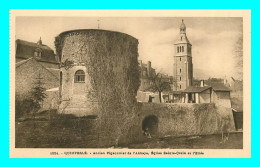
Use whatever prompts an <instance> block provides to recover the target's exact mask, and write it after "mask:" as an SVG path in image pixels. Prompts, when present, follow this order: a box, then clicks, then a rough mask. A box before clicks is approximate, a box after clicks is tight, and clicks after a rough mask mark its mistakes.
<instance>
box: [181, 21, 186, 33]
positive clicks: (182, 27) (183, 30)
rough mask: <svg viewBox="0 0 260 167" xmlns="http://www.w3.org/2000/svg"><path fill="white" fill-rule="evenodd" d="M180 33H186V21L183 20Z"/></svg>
mask: <svg viewBox="0 0 260 167" xmlns="http://www.w3.org/2000/svg"><path fill="white" fill-rule="evenodd" d="M180 33H181V34H183V33H186V26H185V24H184V20H183V19H182V22H181V26H180Z"/></svg>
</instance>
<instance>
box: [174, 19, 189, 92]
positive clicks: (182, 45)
mask: <svg viewBox="0 0 260 167" xmlns="http://www.w3.org/2000/svg"><path fill="white" fill-rule="evenodd" d="M174 47H175V55H174V64H173V81H174V83H175V84H174V86H173V90H174V91H180V90H185V89H186V88H187V87H189V86H191V85H192V78H193V64H192V45H191V43H190V41H189V40H188V38H187V35H186V26H185V24H184V22H183V20H182V23H181V26H180V34H179V36H178V38H177V41H176V42H175V43H174Z"/></svg>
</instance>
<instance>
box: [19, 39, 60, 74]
mask: <svg viewBox="0 0 260 167" xmlns="http://www.w3.org/2000/svg"><path fill="white" fill-rule="evenodd" d="M31 57H34V58H35V59H36V60H37V61H38V62H39V63H40V64H42V65H43V66H44V67H46V68H54V69H59V66H60V63H59V58H58V56H57V55H55V54H54V51H53V50H52V49H51V48H50V47H49V46H47V45H44V44H43V43H42V40H41V39H40V40H39V41H38V42H37V43H34V42H28V41H24V40H21V39H17V40H16V41H15V62H16V63H18V62H20V61H23V60H27V59H29V58H31Z"/></svg>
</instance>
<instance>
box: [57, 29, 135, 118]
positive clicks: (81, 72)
mask: <svg viewBox="0 0 260 167" xmlns="http://www.w3.org/2000/svg"><path fill="white" fill-rule="evenodd" d="M55 46H56V52H57V55H58V56H59V57H60V60H61V67H60V105H59V113H62V114H73V115H76V116H87V115H99V112H100V111H101V109H103V110H105V109H106V112H107V111H108V108H110V109H111V108H112V107H114V106H116V105H119V106H132V105H133V104H134V103H135V102H136V93H137V90H138V88H139V68H138V60H137V57H138V40H137V39H136V38H134V37H132V36H130V35H127V34H124V33H120V32H113V31H106V30H100V29H98V30H97V29H85V30H84V29H83V30H71V31H66V32H63V33H61V34H59V35H58V36H57V37H56V39H55ZM129 108H130V107H129ZM111 110H112V109H111ZM121 110H122V111H123V109H122V108H121Z"/></svg>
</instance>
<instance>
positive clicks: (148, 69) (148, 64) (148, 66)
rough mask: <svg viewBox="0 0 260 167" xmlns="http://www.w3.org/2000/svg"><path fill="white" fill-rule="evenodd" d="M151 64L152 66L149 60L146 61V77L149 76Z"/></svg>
mask: <svg viewBox="0 0 260 167" xmlns="http://www.w3.org/2000/svg"><path fill="white" fill-rule="evenodd" d="M151 66H152V63H151V62H150V61H148V62H147V75H148V77H150V76H151V70H152V69H151Z"/></svg>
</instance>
